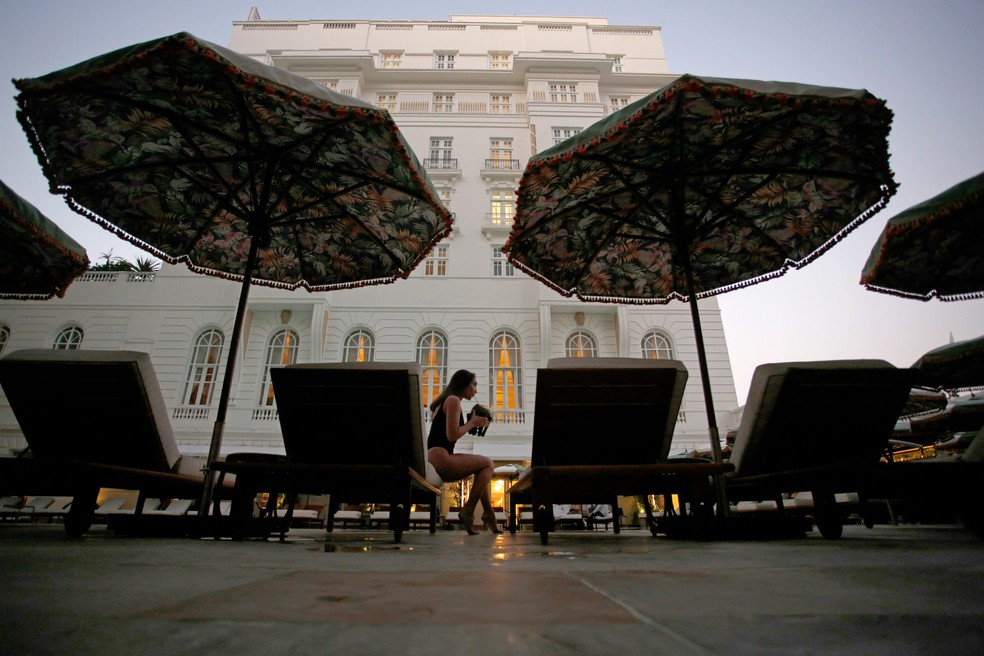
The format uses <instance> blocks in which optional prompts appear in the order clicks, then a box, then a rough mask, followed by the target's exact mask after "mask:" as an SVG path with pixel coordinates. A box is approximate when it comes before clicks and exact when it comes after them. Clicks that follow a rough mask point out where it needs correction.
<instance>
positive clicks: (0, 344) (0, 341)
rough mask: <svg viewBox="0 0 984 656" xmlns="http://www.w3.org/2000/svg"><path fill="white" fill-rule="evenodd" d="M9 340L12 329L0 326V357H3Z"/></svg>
mask: <svg viewBox="0 0 984 656" xmlns="http://www.w3.org/2000/svg"><path fill="white" fill-rule="evenodd" d="M8 339H10V328H8V327H7V326H0V355H3V350H4V349H5V348H6V347H7V340H8Z"/></svg>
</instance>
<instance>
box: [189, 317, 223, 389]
mask: <svg viewBox="0 0 984 656" xmlns="http://www.w3.org/2000/svg"><path fill="white" fill-rule="evenodd" d="M206 340H207V343H203V342H205V341H206ZM224 346H225V333H223V332H222V330H221V329H219V328H216V327H214V326H212V327H208V328H204V329H202V330H201V332H199V333H198V336H197V337H196V338H195V342H194V344H193V345H192V347H191V352H190V353H189V354H188V367H187V369H186V374H185V384H184V389H183V390H182V392H181V403H180V405H181V407H184V408H207V407H210V406H211V405H212V398H213V396H214V393H215V388H216V386H217V385H218V384H219V366H220V363H221V362H222V349H223V347H224ZM202 388H204V389H205V392H204V396H206V397H207V399H205V401H204V402H202V397H203V394H202V392H201V391H200V390H201V389H202ZM196 398H197V401H196V400H194V399H196Z"/></svg>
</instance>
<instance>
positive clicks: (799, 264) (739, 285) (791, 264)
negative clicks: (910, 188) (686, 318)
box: [502, 182, 984, 305]
mask: <svg viewBox="0 0 984 656" xmlns="http://www.w3.org/2000/svg"><path fill="white" fill-rule="evenodd" d="M897 189H898V185H897V184H896V183H894V182H891V183H888V184H883V185H882V197H881V198H879V199H878V201H877V202H875V203H874V204H873V205H872V206H871V207H869V208H868V209H866V210H864V211H863V212H862V213H861V214H859V215H858V216H857V217H856V218H855V219H854V220H853V221H851V222H850V223H848V224H847V225H846V226H844V227H843V228H842V229H841V230H840V231H839V232H838V233H837V234H835V235H834V236H832V237H831V238H830V239H828V240H827V241H826V242H824V243H823V244H821V245H820V246H819V247H817V248H816V249H815V250H814V251H813V252H812V253H810V254H809V255H807V256H806V257H804V258H803V259H801V260H797V261H792V260H787V261H786V263H785V264H783V265H782V266H781V267H780V268H778V269H776V270H775V271H770V272H768V273H764V274H762V275H759V276H754V277H752V278H748V279H747V280H742V281H741V282H735V283H730V284H728V285H724V286H722V287H716V288H714V289H711V290H705V291H700V292H697V294H695V297H696V298H698V299H702V298H709V297H711V296H716V295H718V294H724V293H727V292H730V291H734V290H736V289H743V288H745V287H751V286H752V285H757V284H759V283H762V282H766V281H768V280H772V279H773V278H779V277H781V276H784V275H785V274H786V273H788V272H789V271H790V270H791V269H801V268H803V267H805V266H806V265H807V264H809V263H811V262H813V261H814V260H815V259H817V258H818V257H820V256H821V255H823V254H824V253H825V252H827V251H828V250H829V249H830V248H831V247H833V246H834V245H835V244H837V242H839V241H841V240H842V239H844V237H846V236H847V235H848V234H850V233H851V232H853V231H854V230H856V229H857V228H858V227H859V226H860V225H861V224H862V223H864V222H865V221H867V220H868V219H870V218H871V217H872V216H874V215H875V214H877V213H878V212H880V211H881V210H883V209H884V208H885V206H886V205H887V204H888V201H889V199H890V198H891V197H892V195H893V194H894V193H895V192H896V190H897ZM520 219H521V216H520V215H519V214H518V213H517V215H516V218H515V221H514V225H515V224H516V223H518V222H519V221H520ZM516 234H517V233H516V232H515V231H514V232H513V233H512V234H511V235H510V236H509V239H508V240H507V241H506V244H505V245H504V246H503V247H502V250H503V252H506V253H507V259H508V260H509V262H510V263H511V264H512V265H513V266H515V267H516V268H518V269H520V270H521V271H523V273H526V274H527V275H529V276H530V277H532V278H533V279H535V280H537V281H539V282H541V283H543V284H545V285H546V286H547V287H550V288H551V289H553V290H554V291H556V292H558V293H560V294H562V295H563V296H565V297H567V298H570V297H572V296H576V297H577V298H579V299H581V300H582V301H587V302H591V303H621V304H627V305H665V304H667V303H669V302H670V301H672V300H678V301H682V302H684V303H687V302H689V301H690V295H689V294H681V293H679V292H676V291H673V292H670V293H669V294H667V295H665V296H662V297H659V298H627V297H619V296H594V295H591V294H581V293H580V292H578V291H577V290H576V289H564V288H563V287H560V286H559V285H557V284H556V283H555V282H553V281H552V280H550V279H549V278H547V277H545V276H543V275H542V274H540V273H537V272H536V271H533V270H532V269H531V268H530V267H528V266H526V265H525V264H523V263H522V262H520V261H518V260H516V259H515V258H514V256H513V254H512V252H511V246H512V242H513V237H515V236H516ZM879 291H880V290H879ZM981 296H982V297H984V292H982V294H981ZM972 298H976V296H974V297H972ZM940 300H956V298H952V299H943V298H941V299H940Z"/></svg>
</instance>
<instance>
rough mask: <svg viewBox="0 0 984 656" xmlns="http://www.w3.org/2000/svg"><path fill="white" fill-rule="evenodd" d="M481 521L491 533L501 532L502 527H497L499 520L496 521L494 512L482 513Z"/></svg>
mask: <svg viewBox="0 0 984 656" xmlns="http://www.w3.org/2000/svg"><path fill="white" fill-rule="evenodd" d="M482 523H484V524H485V526H486V527H487V528H488V529H489V530H490V531H492V532H493V533H502V529H501V528H499V522H498V521H496V518H495V513H484V514H483V515H482Z"/></svg>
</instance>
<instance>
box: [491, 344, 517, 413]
mask: <svg viewBox="0 0 984 656" xmlns="http://www.w3.org/2000/svg"><path fill="white" fill-rule="evenodd" d="M506 338H508V339H509V341H510V343H509V344H506V343H505V341H506ZM500 342H501V343H500ZM511 354H512V356H513V357H510V356H511ZM504 359H505V360H507V362H506V363H505V364H503V360H504ZM497 360H498V362H497ZM513 360H515V362H513ZM510 373H511V374H512V376H511V380H507V379H509V378H510V376H509V374H510ZM500 374H501V375H500ZM488 390H489V392H488V406H489V408H492V409H494V410H497V411H498V412H497V413H496V414H497V418H498V416H500V415H502V416H504V418H505V420H506V421H507V422H509V421H510V418H509V414H510V413H511V412H516V411H521V410H522V409H523V347H522V341H521V340H520V339H519V335H518V334H516V333H515V332H514V331H512V330H510V329H508V328H500V329H498V330H496V331H495V332H494V333H493V334H492V336H491V337H490V338H489V385H488Z"/></svg>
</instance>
